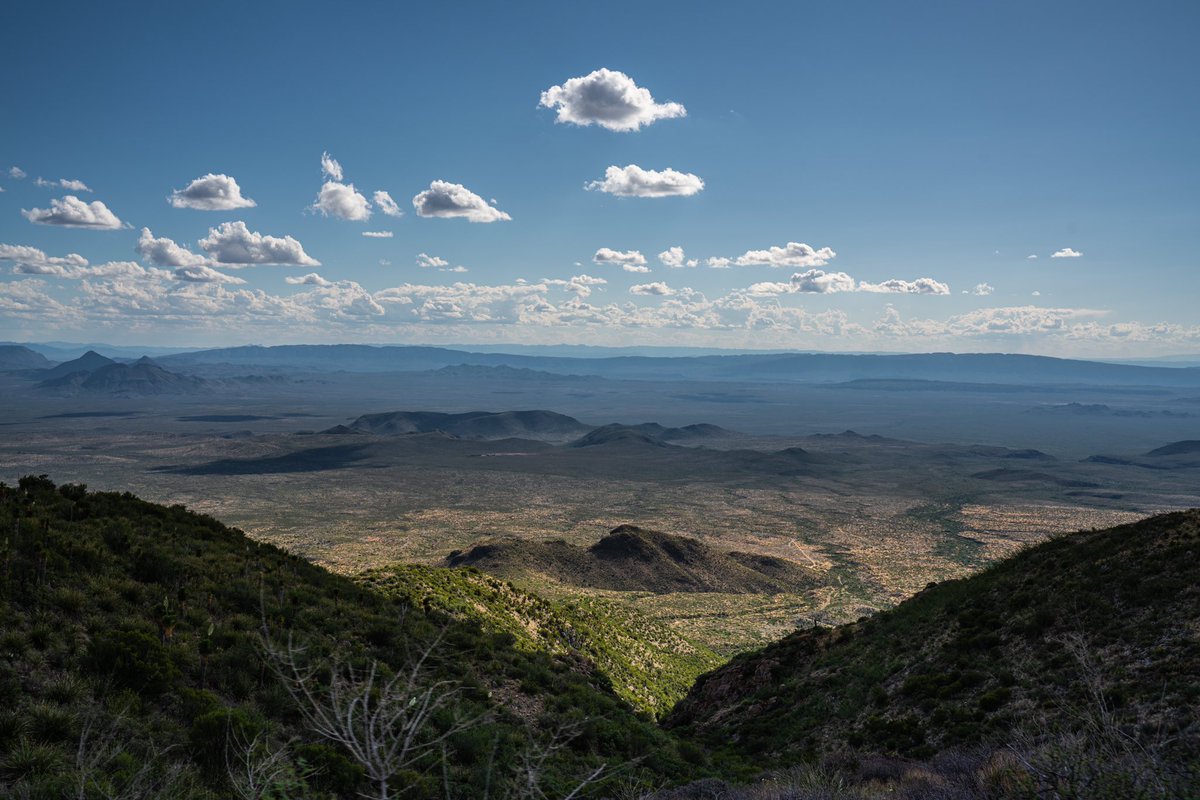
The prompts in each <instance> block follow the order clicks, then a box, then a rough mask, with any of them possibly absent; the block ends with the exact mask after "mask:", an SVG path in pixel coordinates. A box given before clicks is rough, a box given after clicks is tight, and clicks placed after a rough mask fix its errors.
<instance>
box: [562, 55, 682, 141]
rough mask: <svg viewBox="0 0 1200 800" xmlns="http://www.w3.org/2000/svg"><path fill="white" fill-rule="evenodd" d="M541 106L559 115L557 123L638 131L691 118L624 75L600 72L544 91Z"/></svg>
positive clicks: (680, 107) (597, 71) (680, 108)
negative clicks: (659, 99) (654, 124)
mask: <svg viewBox="0 0 1200 800" xmlns="http://www.w3.org/2000/svg"><path fill="white" fill-rule="evenodd" d="M540 105H541V106H543V107H545V108H551V109H554V110H556V111H557V112H558V114H557V117H556V118H555V122H562V123H570V124H572V125H599V126H600V127H602V128H607V129H608V130H610V131H621V132H627V131H636V130H638V129H639V128H641V127H642V126H643V125H649V124H650V123H652V122H654V121H655V120H660V119H671V118H674V117H684V116H687V109H685V108H684V107H683V106H682V105H680V104H679V103H658V102H655V100H654V97H653V96H652V95H651V94H650V91H649V90H648V89H643V88H642V87H640V86H638V85H637V84H636V83H634V82H633V78H630V77H629V76H628V75H626V74H625V73H624V72H618V71H616V70H610V69H598V70H596V71H595V72H592V73H590V74H588V75H584V76H582V77H578V78H571V79H570V80H568V81H566V82H565V83H563V84H562V85H561V86H551V87H550V88H549V89H547V90H546V91H544V92H542V98H541V102H540Z"/></svg>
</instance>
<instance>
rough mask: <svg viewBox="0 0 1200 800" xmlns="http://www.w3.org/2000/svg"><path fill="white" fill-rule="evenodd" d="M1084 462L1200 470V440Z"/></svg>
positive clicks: (1090, 457) (1184, 441)
mask: <svg viewBox="0 0 1200 800" xmlns="http://www.w3.org/2000/svg"><path fill="white" fill-rule="evenodd" d="M1084 462H1092V463H1096V464H1123V465H1125V466H1131V467H1142V468H1144V469H1197V468H1200V440H1197V439H1185V440H1183V441H1179V442H1171V443H1170V444H1166V445H1163V446H1162V447H1156V448H1155V449H1153V450H1151V451H1150V452H1148V453H1144V454H1142V455H1138V456H1110V455H1097V456H1089V457H1087V458H1085V459H1084Z"/></svg>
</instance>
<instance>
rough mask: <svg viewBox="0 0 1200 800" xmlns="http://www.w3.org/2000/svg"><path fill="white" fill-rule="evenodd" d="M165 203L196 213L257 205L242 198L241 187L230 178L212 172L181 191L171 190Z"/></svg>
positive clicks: (247, 198)
mask: <svg viewBox="0 0 1200 800" xmlns="http://www.w3.org/2000/svg"><path fill="white" fill-rule="evenodd" d="M167 202H168V203H170V204H171V205H172V206H173V207H174V208H192V209H195V210H197V211H231V210H233V209H235V208H254V206H256V205H257V203H255V202H254V201H253V200H251V199H250V198H249V197H243V196H242V187H240V186H238V182H237V181H236V180H234V179H233V178H232V177H230V176H229V175H224V174H221V175H217V174H214V173H212V172H210V173H208V174H207V175H203V176H201V177H199V178H196V180H194V181H192V182H191V183H189V184H188V185H187V186H186V187H184V188H183V189H175V190H173V191H172V192H171V196H170V197H168V198H167Z"/></svg>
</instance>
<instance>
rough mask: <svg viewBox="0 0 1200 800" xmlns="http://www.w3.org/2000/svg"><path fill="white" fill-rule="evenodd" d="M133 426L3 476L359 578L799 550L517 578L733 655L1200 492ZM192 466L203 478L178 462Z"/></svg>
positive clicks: (960, 462) (1144, 484) (904, 470)
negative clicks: (626, 538) (162, 513)
mask: <svg viewBox="0 0 1200 800" xmlns="http://www.w3.org/2000/svg"><path fill="white" fill-rule="evenodd" d="M120 422H121V421H117V422H112V421H108V420H105V421H104V423H105V424H104V425H102V426H96V425H95V423H94V422H92V423H91V424H89V425H88V427H91V428H92V430H93V432H90V433H85V434H80V433H79V432H77V431H65V430H57V431H52V432H46V433H30V434H22V435H21V436H19V437H9V438H7V439H5V440H4V441H3V442H2V443H0V473H2V474H4V475H8V474H9V473H18V472H19V473H45V474H49V475H53V476H55V477H56V478H59V479H61V480H79V481H84V482H87V483H88V484H89V485H92V486H97V487H103V488H108V487H112V488H120V489H122V490H126V489H127V490H130V491H133V492H135V493H137V494H139V495H140V496H143V497H146V498H148V499H152V500H155V501H159V502H164V503H183V504H185V505H187V506H188V507H190V508H194V509H197V510H199V511H202V512H205V513H210V514H212V515H214V516H216V517H218V518H219V519H222V520H227V521H228V522H229V523H230V524H232V525H236V526H238V527H240V528H242V529H243V530H245V531H246V532H247V533H249V534H250V535H252V536H254V537H255V538H258V539H261V540H263V541H267V542H270V543H273V544H277V545H279V546H282V547H285V548H287V549H288V550H290V551H292V552H295V553H297V554H299V555H302V556H304V557H306V558H309V559H312V560H313V561H315V562H316V563H318V564H321V565H323V566H327V567H329V568H331V569H333V570H335V571H338V572H342V573H347V574H349V573H357V572H361V571H363V570H366V569H370V568H374V567H379V566H383V565H387V564H390V563H394V562H398V561H403V562H413V563H424V564H438V563H441V561H442V559H443V558H444V557H445V556H446V555H447V554H448V553H449V552H451V551H453V550H456V549H463V548H466V547H469V546H470V545H471V544H473V543H475V542H477V541H479V540H481V539H485V538H488V537H492V536H496V535H504V536H513V537H518V538H524V539H530V540H548V539H564V540H566V541H568V542H571V543H574V544H578V545H585V546H586V545H590V544H592V543H593V542H595V541H597V540H598V539H599V538H601V537H602V536H603V535H604V534H605V532H606V531H608V530H609V529H611V528H613V527H615V526H616V525H618V524H622V523H634V524H639V525H642V526H645V527H651V528H655V529H658V530H662V531H665V532H669V533H677V534H683V535H687V536H694V537H697V538H699V539H701V540H703V541H706V542H709V543H712V544H714V545H715V546H719V547H720V548H722V549H725V550H741V551H747V552H752V553H760V554H764V555H771V556H776V557H781V558H786V559H790V560H793V561H796V562H797V563H799V564H802V565H805V566H808V567H811V568H812V569H814V570H816V571H817V572H818V573H819V574H820V575H822V576H823V585H821V586H819V587H817V588H813V589H807V588H806V589H805V590H803V591H798V592H797V593H795V594H787V593H785V594H775V595H763V594H719V593H673V594H653V593H649V592H645V593H643V592H620V593H618V592H604V591H598V590H581V589H579V588H578V587H573V586H568V585H563V584H557V583H554V582H548V581H546V580H545V579H544V576H540V575H536V574H525V575H522V574H514V575H508V576H506V577H510V578H512V579H514V580H515V581H516V582H517V583H518V584H520V585H525V586H530V587H533V586H536V588H537V590H538V591H539V592H541V593H543V594H546V595H548V596H552V597H558V598H562V597H566V596H570V595H571V594H577V593H580V592H582V593H584V594H592V595H595V596H598V597H603V598H604V599H607V600H609V601H618V602H622V603H626V604H628V605H630V606H631V607H633V608H636V609H637V610H638V611H640V612H641V613H643V614H645V615H647V616H649V617H650V618H652V619H654V620H657V621H659V622H662V623H666V624H668V625H671V626H672V627H674V628H676V629H677V630H678V631H679V632H680V633H682V634H684V635H686V636H688V637H690V638H693V639H694V640H696V641H698V642H701V643H704V644H706V645H708V646H710V647H712V648H714V649H716V650H717V651H719V652H722V653H726V654H729V653H732V652H736V651H739V650H742V649H745V648H747V647H751V646H756V645H761V644H764V643H766V642H769V641H772V640H774V639H777V638H779V636H781V635H783V634H785V633H787V632H788V631H790V630H792V629H794V628H795V627H797V626H801V627H803V626H807V625H811V624H814V623H819V624H831V623H837V622H844V621H847V620H852V619H856V618H858V617H859V616H861V615H863V614H866V613H869V612H871V611H873V610H876V609H879V608H884V607H889V606H891V605H893V604H894V603H896V602H898V601H899V600H901V599H903V598H905V597H907V596H910V595H912V594H913V593H914V592H916V591H918V590H920V589H921V588H922V587H924V586H925V584H926V583H928V582H930V581H941V580H945V579H947V578H953V577H960V576H962V575H965V574H968V573H970V572H972V571H975V570H977V569H979V568H980V567H981V566H983V565H985V564H986V563H989V562H991V561H993V560H995V559H998V558H1002V557H1004V556H1006V555H1010V554H1011V553H1013V552H1015V551H1016V550H1018V549H1019V548H1021V547H1022V546H1024V545H1027V544H1029V543H1031V542H1035V541H1038V540H1039V539H1041V538H1043V537H1045V536H1047V535H1049V534H1053V533H1056V532H1065V531H1071V530H1078V529H1086V528H1093V527H1105V526H1109V525H1115V524H1119V523H1122V522H1127V521H1131V520H1133V519H1136V518H1139V517H1142V516H1145V515H1146V514H1147V513H1152V512H1155V511H1161V510H1169V509H1171V508H1178V507H1184V506H1187V505H1192V504H1197V503H1200V499H1197V498H1196V496H1195V494H1196V492H1195V486H1194V485H1190V484H1189V483H1188V480H1187V478H1188V476H1187V475H1181V474H1174V473H1157V474H1148V473H1147V471H1146V470H1136V469H1132V470H1131V469H1129V468H1123V472H1122V474H1121V476H1120V480H1122V481H1123V482H1124V483H1125V485H1124V487H1123V489H1124V491H1123V492H1122V496H1121V498H1120V499H1118V500H1113V499H1111V498H1098V497H1081V496H1078V495H1079V492H1078V491H1077V490H1072V489H1071V488H1070V487H1062V486H1056V485H1053V484H1050V485H1044V484H1036V483H1035V484H1029V483H1018V484H1008V483H998V482H994V481H993V482H989V481H984V480H978V479H973V478H971V477H969V476H970V475H972V474H975V473H977V472H978V471H979V470H981V469H984V468H985V467H994V466H995V464H996V463H997V461H996V459H995V458H994V457H990V456H978V455H975V454H971V453H964V452H963V451H962V450H961V449H958V450H954V451H953V452H952V453H950V454H949V455H947V452H946V451H945V450H944V449H939V448H936V447H934V446H928V445H916V444H912V443H903V442H890V441H875V440H870V439H862V440H859V439H854V438H847V437H830V438H828V439H809V440H794V439H763V438H756V439H753V440H747V441H748V442H749V443H750V444H752V445H753V446H754V447H755V448H758V449H759V450H761V451H763V452H767V451H773V450H778V449H780V448H782V447H784V446H790V445H795V444H801V445H802V446H803V447H804V448H805V449H806V450H807V451H808V452H810V453H812V454H813V455H814V456H815V457H817V458H818V459H820V458H827V459H828V460H827V462H818V463H815V464H813V465H810V466H808V467H805V468H804V469H803V470H802V472H803V474H797V475H777V474H754V473H749V474H743V473H737V472H734V473H731V474H728V475H721V474H717V475H713V474H711V473H707V474H706V473H697V472H695V471H692V470H693V468H692V467H691V466H690V464H689V463H688V462H687V461H686V460H685V459H684V460H681V461H680V463H679V464H677V465H675V464H673V463H672V461H671V460H670V459H669V458H668V459H667V460H665V461H662V462H661V463H658V462H656V463H655V465H654V467H653V469H652V470H651V472H650V473H649V474H648V475H646V476H639V477H638V478H637V479H636V480H634V479H626V480H622V479H620V478H619V477H616V476H619V475H622V474H625V465H626V464H627V463H629V459H630V458H631V457H630V456H629V454H626V453H619V454H617V455H616V456H614V455H612V454H611V453H607V452H605V450H604V448H587V449H585V450H580V451H578V453H577V454H572V455H571V458H572V459H573V460H571V461H569V462H564V461H561V460H560V461H555V460H554V459H555V458H558V456H557V455H553V456H547V455H544V454H537V453H533V454H530V455H524V456H521V457H516V456H510V457H491V458H480V457H477V456H462V455H454V454H450V455H440V456H439V455H437V454H436V453H435V455H432V456H431V455H430V454H429V453H426V452H422V453H420V454H415V455H412V456H404V455H403V454H401V455H394V454H392V452H391V450H390V449H389V448H391V447H392V445H390V444H389V443H388V442H389V440H387V439H386V438H376V437H367V438H368V439H370V440H371V441H372V442H374V443H375V445H376V449H375V450H372V451H369V452H368V453H367V455H366V457H363V458H361V459H348V460H345V461H344V462H337V463H333V464H324V463H317V464H313V465H307V466H305V465H304V464H303V460H302V459H301V465H300V467H299V468H296V467H295V466H294V465H293V466H288V467H286V468H280V467H277V466H276V467H273V466H270V465H271V464H277V463H280V462H279V461H278V460H279V459H287V458H292V457H293V456H295V454H301V456H303V454H305V453H308V452H310V451H313V450H318V449H321V448H325V447H341V446H343V445H344V444H345V437H335V436H312V435H309V436H298V435H289V434H265V435H248V434H242V435H233V436H217V435H185V434H180V433H161V432H149V431H140V432H135V433H122V432H120V428H121V425H120ZM97 427H100V428H109V429H108V430H103V429H99V430H97V429H96V428H97ZM355 442H358V438H357V437H355ZM720 444H722V445H723V446H729V447H731V446H734V445H741V444H743V443H742V442H722V443H720ZM497 449H498V450H500V451H504V450H505V448H497ZM507 450H509V451H515V450H519V448H514V447H512V446H509V447H507ZM686 455H687V453H681V454H679V457H680V458H681V459H682V458H683V457H684V456H686ZM655 457H657V458H661V456H657V455H656V456H655ZM672 457H674V456H672ZM632 458H633V459H634V460H636V459H637V454H636V453H634V454H633V456H632ZM272 459H274V460H275V461H272ZM227 460H232V461H235V462H245V463H248V464H251V465H255V464H261V465H264V466H261V468H260V467H256V466H251V467H249V468H248V471H246V472H244V473H243V474H230V473H229V472H228V471H224V472H222V471H213V472H212V473H211V474H204V469H203V468H204V465H210V464H213V463H217V462H221V463H225V462H226V461H227ZM286 463H288V464H291V463H292V462H286ZM197 467H199V468H200V470H199V472H200V474H185V472H184V470H187V469H188V468H197ZM1042 469H1043V470H1044V469H1047V468H1046V467H1042ZM1048 469H1051V470H1054V471H1055V472H1071V473H1072V474H1073V473H1075V472H1080V471H1082V472H1083V473H1086V475H1085V477H1088V479H1089V480H1090V481H1091V482H1094V483H1098V484H1101V485H1102V484H1103V483H1105V482H1111V481H1113V480H1114V478H1113V477H1111V476H1110V477H1106V474H1108V473H1112V472H1113V471H1114V470H1117V469H1120V468H1118V467H1115V466H1112V465H1100V464H1089V465H1080V464H1077V463H1074V462H1055V463H1053V464H1052V465H1051V466H1050V467H1049V468H1048ZM274 470H282V471H274ZM1089 476H1090V477H1089ZM1068 483H1069V482H1068ZM1189 488H1190V489H1191V491H1190V492H1189ZM1072 491H1075V496H1072V495H1071V492H1072Z"/></svg>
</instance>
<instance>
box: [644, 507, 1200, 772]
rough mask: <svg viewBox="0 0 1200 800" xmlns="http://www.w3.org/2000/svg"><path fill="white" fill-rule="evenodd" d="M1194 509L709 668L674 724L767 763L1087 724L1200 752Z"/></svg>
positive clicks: (1173, 751) (1091, 732)
mask: <svg viewBox="0 0 1200 800" xmlns="http://www.w3.org/2000/svg"><path fill="white" fill-rule="evenodd" d="M1198 676H1200V511H1190V512H1184V513H1175V514H1167V515H1162V516H1158V517H1153V518H1150V519H1147V520H1144V521H1142V522H1139V523H1136V524H1133V525H1125V526H1121V527H1117V528H1112V529H1108V530H1102V531H1093V532H1081V533H1077V534H1073V535H1070V536H1064V537H1061V538H1058V539H1054V540H1051V541H1049V542H1046V543H1044V544H1041V545H1038V546H1036V547H1033V548H1030V549H1028V550H1026V551H1024V552H1022V553H1020V554H1019V555H1017V556H1015V557H1013V558H1010V559H1007V560H1005V561H1003V562H1001V563H999V564H997V565H995V566H993V567H992V568H990V569H988V570H986V571H985V572H983V573H981V574H978V575H975V576H973V577H969V578H965V579H962V580H957V581H950V582H946V583H942V584H938V585H931V586H930V587H929V588H928V589H926V590H925V591H923V592H921V593H920V594H918V595H917V596H916V597H914V598H912V599H910V600H908V601H906V602H904V603H902V604H901V605H900V606H898V607H897V608H895V609H893V610H891V611H888V612H884V613H881V614H878V615H876V616H875V617H872V618H870V619H865V620H862V621H860V622H858V623H856V624H853V625H847V626H843V627H841V628H836V629H831V630H830V629H813V630H807V631H803V632H799V633H796V634H793V635H792V636H789V637H787V638H786V639H784V640H782V641H780V642H778V643H777V644H774V645H772V646H770V647H767V648H765V649H764V650H762V651H759V652H756V653H753V654H748V655H745V656H741V657H738V658H735V659H734V660H733V661H732V662H731V663H729V664H728V665H726V666H724V667H722V668H720V669H718V670H716V671H715V672H712V673H710V674H708V675H706V676H703V677H702V678H700V680H699V681H698V682H697V684H696V686H695V687H694V688H693V690H692V692H691V693H690V694H689V695H688V697H687V698H686V699H684V700H683V701H682V702H681V703H680V704H679V705H678V706H677V707H676V708H675V709H674V711H673V712H672V714H671V715H670V716H669V717H668V720H667V723H668V725H670V726H671V727H673V728H674V729H675V730H676V731H677V732H679V733H681V734H684V735H689V734H690V735H694V736H696V737H698V738H699V739H701V740H702V741H705V742H708V743H709V744H711V745H713V746H714V747H716V748H718V749H720V748H725V749H728V750H731V751H733V752H740V753H743V754H751V753H753V754H756V756H757V757H758V758H759V759H760V763H771V762H774V763H786V762H788V761H794V760H795V759H796V758H798V757H801V756H804V755H813V754H817V753H822V752H832V751H836V750H840V749H849V748H853V749H859V750H865V751H873V752H883V753H892V754H899V755H907V756H916V757H922V756H930V755H933V754H934V753H936V752H939V751H945V750H948V749H954V748H969V747H972V746H993V747H994V746H1005V745H1009V744H1011V743H1013V742H1017V741H1035V740H1036V741H1047V740H1054V739H1057V740H1059V741H1062V740H1064V737H1067V738H1069V737H1072V736H1085V737H1090V740H1098V739H1105V738H1106V737H1107V738H1110V739H1111V740H1112V741H1113V742H1115V743H1116V744H1118V745H1120V747H1121V748H1126V749H1128V750H1130V751H1136V752H1139V753H1150V754H1155V755H1156V756H1161V757H1162V758H1165V759H1167V760H1168V761H1169V762H1171V763H1175V764H1186V763H1189V760H1190V761H1191V762H1195V753H1197V752H1200V714H1198V713H1197V709H1198V708H1200V680H1198Z"/></svg>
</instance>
